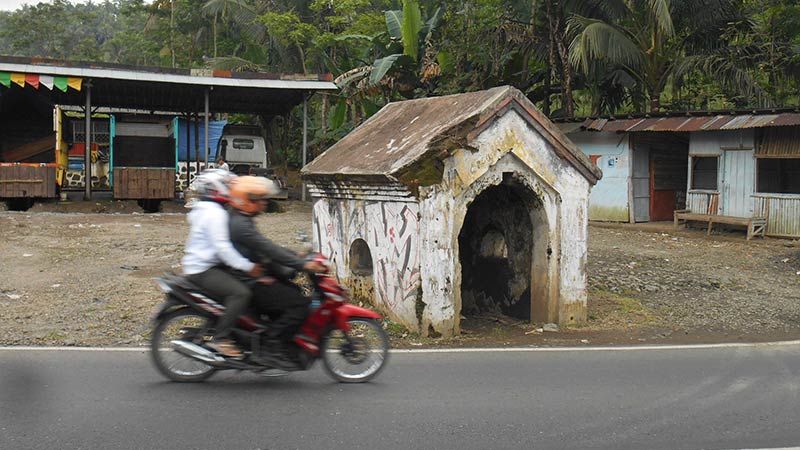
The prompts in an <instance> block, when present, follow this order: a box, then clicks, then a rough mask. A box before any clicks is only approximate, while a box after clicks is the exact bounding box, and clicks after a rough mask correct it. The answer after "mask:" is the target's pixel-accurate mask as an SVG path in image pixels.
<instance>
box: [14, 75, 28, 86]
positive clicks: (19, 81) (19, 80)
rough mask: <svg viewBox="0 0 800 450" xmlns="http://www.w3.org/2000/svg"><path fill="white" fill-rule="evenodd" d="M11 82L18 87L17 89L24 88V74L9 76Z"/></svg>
mask: <svg viewBox="0 0 800 450" xmlns="http://www.w3.org/2000/svg"><path fill="white" fill-rule="evenodd" d="M11 82H12V83H14V84H16V85H18V86H19V87H25V74H23V73H12V74H11Z"/></svg>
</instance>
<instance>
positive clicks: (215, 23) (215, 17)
mask: <svg viewBox="0 0 800 450" xmlns="http://www.w3.org/2000/svg"><path fill="white" fill-rule="evenodd" d="M216 57H217V13H214V58H216Z"/></svg>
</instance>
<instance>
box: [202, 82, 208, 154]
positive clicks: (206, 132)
mask: <svg viewBox="0 0 800 450" xmlns="http://www.w3.org/2000/svg"><path fill="white" fill-rule="evenodd" d="M208 90H209V88H208V87H206V109H205V116H204V117H205V130H204V132H203V134H204V136H205V141H203V146H204V147H205V152H206V167H208V151H209V148H208V110H209V106H208V103H209V99H208Z"/></svg>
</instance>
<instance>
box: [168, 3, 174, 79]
mask: <svg viewBox="0 0 800 450" xmlns="http://www.w3.org/2000/svg"><path fill="white" fill-rule="evenodd" d="M169 52H170V54H171V55H172V68H173V69H174V68H175V67H176V65H175V0H172V1H170V2H169Z"/></svg>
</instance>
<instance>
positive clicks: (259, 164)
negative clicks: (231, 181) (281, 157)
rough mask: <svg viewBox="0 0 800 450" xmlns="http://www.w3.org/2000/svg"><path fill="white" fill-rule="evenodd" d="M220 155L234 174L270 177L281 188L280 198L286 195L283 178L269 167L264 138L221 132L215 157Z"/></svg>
mask: <svg viewBox="0 0 800 450" xmlns="http://www.w3.org/2000/svg"><path fill="white" fill-rule="evenodd" d="M220 156H221V157H222V159H224V160H225V162H226V163H228V168H229V169H230V171H231V172H233V173H235V174H236V175H256V176H261V177H266V178H270V179H272V180H273V181H275V182H276V183H277V184H278V186H279V187H280V188H281V195H280V197H281V198H287V197H288V190H287V189H286V182H285V180H283V179H281V178H280V177H277V176H275V171H274V170H273V169H272V168H270V167H269V160H268V159H267V146H266V144H265V143H264V138H262V137H261V136H253V135H248V134H223V135H222V137H221V138H220V140H219V148H218V149H217V158H219V157H220Z"/></svg>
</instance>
